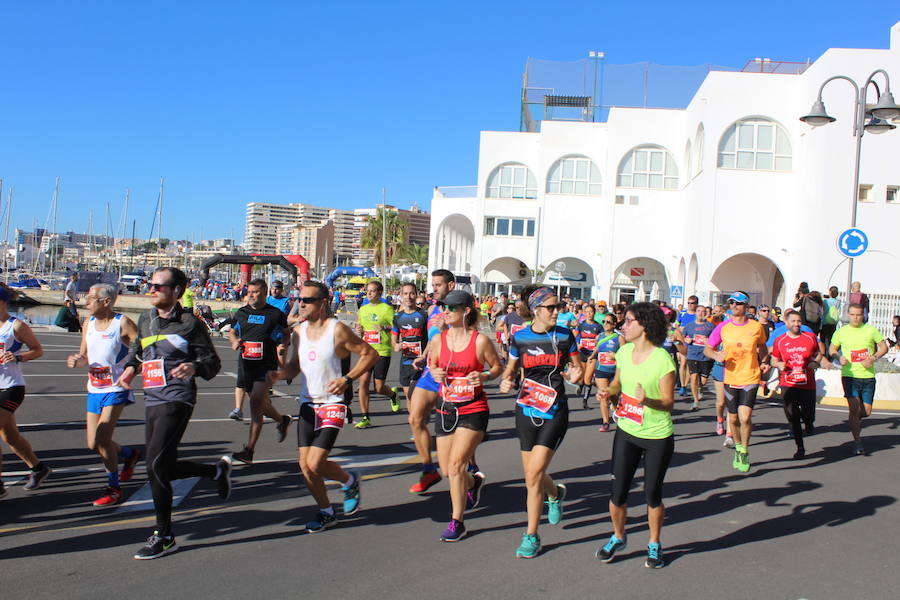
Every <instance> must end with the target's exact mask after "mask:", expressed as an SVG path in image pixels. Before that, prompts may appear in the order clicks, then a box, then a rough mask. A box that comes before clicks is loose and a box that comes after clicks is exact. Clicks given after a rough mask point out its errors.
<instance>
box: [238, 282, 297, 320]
mask: <svg viewBox="0 0 900 600" xmlns="http://www.w3.org/2000/svg"><path fill="white" fill-rule="evenodd" d="M263 283H265V281H263ZM248 285H249V284H248ZM265 292H266V290H263V293H265ZM265 302H266V304H269V305H271V306H274V307H275V308H277V309H278V310H280V311H281V312H282V313H284V315H285V316H287V315H288V313H289V312H291V299H290V298H288V297H287V296H285V295H284V284H283V283H282V282H281V281H279V280H278V279H276V280H275V281H273V282H272V294H271V295H270V296H268V297H267V298H266V299H265Z"/></svg>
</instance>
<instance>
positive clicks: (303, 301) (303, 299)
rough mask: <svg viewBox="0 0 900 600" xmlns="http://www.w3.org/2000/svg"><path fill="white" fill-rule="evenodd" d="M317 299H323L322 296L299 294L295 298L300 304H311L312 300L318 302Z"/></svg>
mask: <svg viewBox="0 0 900 600" xmlns="http://www.w3.org/2000/svg"><path fill="white" fill-rule="evenodd" d="M319 300H324V298H322V297H320V296H300V297H299V298H297V302H299V303H301V304H312V303H313V302H318V301H319Z"/></svg>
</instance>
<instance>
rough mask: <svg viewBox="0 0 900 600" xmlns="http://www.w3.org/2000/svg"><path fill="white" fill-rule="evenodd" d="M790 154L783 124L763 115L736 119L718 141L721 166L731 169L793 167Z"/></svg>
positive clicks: (767, 169)
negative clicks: (762, 116)
mask: <svg viewBox="0 0 900 600" xmlns="http://www.w3.org/2000/svg"><path fill="white" fill-rule="evenodd" d="M791 154H792V153H791V140H790V138H789V137H788V135H787V132H786V131H785V130H784V128H783V127H782V126H781V125H779V124H778V123H776V122H774V121H771V120H769V119H765V118H761V117H755V118H751V119H742V120H740V121H737V122H736V123H734V124H733V125H732V126H731V127H729V128H728V129H727V130H726V131H725V135H723V136H722V140H721V141H720V142H719V166H720V167H726V168H729V169H750V170H756V171H790V170H791Z"/></svg>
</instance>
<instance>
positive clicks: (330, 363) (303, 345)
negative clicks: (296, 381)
mask: <svg viewBox="0 0 900 600" xmlns="http://www.w3.org/2000/svg"><path fill="white" fill-rule="evenodd" d="M297 302H298V303H299V304H300V317H301V323H300V324H299V325H297V326H296V327H294V330H293V332H292V333H291V346H292V347H294V348H296V349H297V350H296V351H295V352H291V353H290V357H289V358H288V361H287V363H286V364H285V365H284V366H283V367H282V368H281V370H279V371H277V372H276V373H273V374H272V379H273V380H275V381H277V380H278V379H293V378H294V377H296V376H297V375H298V374H299V373H301V372H302V373H303V377H301V378H300V393H299V395H298V398H297V401H298V402H299V403H300V415H299V417H298V419H297V447H298V459H299V464H300V470H301V471H302V472H303V479H304V480H305V481H306V487H307V488H309V492H310V494H312V496H313V498H314V499H315V501H316V504H317V505H318V508H319V510H318V513H317V514H316V516H315V518H314V519H313V520H311V521H310V522H308V523H307V524H306V530H307V531H308V532H310V533H316V532H320V531H324V530H325V529H327V528H329V527H333V526H334V525H336V524H337V517H336V516H335V514H334V508H332V506H331V502H330V501H329V500H328V491H327V490H326V488H325V478H326V477H327V478H328V479H331V480H333V481H338V482H340V483H341V484H342V487H341V490H342V491H343V492H344V506H343V509H344V515H348V516H349V515H352V514H354V513H355V512H356V511H357V510H359V500H360V492H359V479H360V476H359V474H357V473H356V472H354V471H350V472H347V471H345V470H344V469H342V468H341V466H340V465H339V464H337V463H335V462H333V461H330V460H328V454H329V453H330V452H331V449H332V448H334V443H335V441H336V440H337V436H338V434H339V433H340V432H341V429H343V427H344V422H345V420H346V416H347V403H346V401H345V398H344V390H345V389H346V388H347V387H348V386H352V385H353V380H354V379H356V378H357V377H360V376H362V375H363V374H364V373H367V372H369V371H370V370H371V369H372V368H373V367H374V366H375V363H376V362H378V353H377V352H376V351H375V349H374V348H372V347H371V346H370V345H369V344H367V343H366V342H364V341H363V340H361V339H359V338H358V337H357V336H356V335H355V334H354V333H353V332H352V331H351V330H350V328H349V327H347V326H346V325H344V324H343V323H341V322H339V321H338V320H337V319H336V318H334V317H329V316H328V288H327V287H326V286H325V284H323V283H320V282H318V281H307V282H306V283H304V284H303V288H301V290H300V298H298V299H297ZM351 354H358V355H359V361H358V362H357V363H356V366H354V367H353V369H351V370H350V372H348V373H347V374H346V375H343V376H342V375H341V360H342V359H343V358H348V357H349V356H350V355H351Z"/></svg>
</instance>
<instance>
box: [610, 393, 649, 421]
mask: <svg viewBox="0 0 900 600" xmlns="http://www.w3.org/2000/svg"><path fill="white" fill-rule="evenodd" d="M616 416H617V417H618V418H620V419H630V420H632V421H634V422H635V423H637V424H638V425H643V424H644V405H643V404H641V403H640V402H638V401H637V400H636V399H635V398H632V397H631V396H628V395H626V394H620V395H619V404H618V407H617V408H616Z"/></svg>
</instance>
